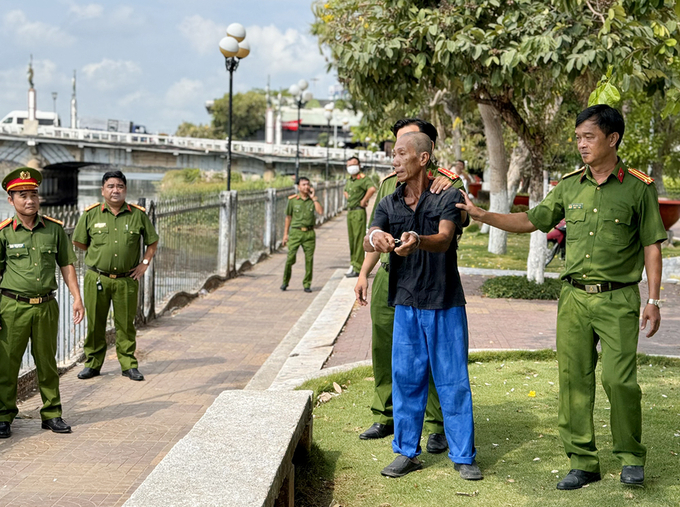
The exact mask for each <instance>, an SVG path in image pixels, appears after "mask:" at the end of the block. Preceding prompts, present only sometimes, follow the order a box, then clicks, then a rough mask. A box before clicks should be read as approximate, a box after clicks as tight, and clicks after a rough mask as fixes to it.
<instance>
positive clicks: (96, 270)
mask: <svg viewBox="0 0 680 507" xmlns="http://www.w3.org/2000/svg"><path fill="white" fill-rule="evenodd" d="M87 269H89V270H90V271H94V272H95V273H97V274H99V275H104V276H108V277H109V278H125V277H126V276H130V274H131V273H132V271H128V272H127V273H107V272H106V271H102V270H101V269H97V268H95V267H94V266H88V267H87Z"/></svg>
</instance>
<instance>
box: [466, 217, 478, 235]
mask: <svg viewBox="0 0 680 507" xmlns="http://www.w3.org/2000/svg"><path fill="white" fill-rule="evenodd" d="M480 223H481V222H475V221H474V220H473V221H472V223H471V224H470V225H468V226H467V227H466V228H465V229H463V230H464V232H466V233H468V234H472V233H473V232H479V228H480V227H479V224H480Z"/></svg>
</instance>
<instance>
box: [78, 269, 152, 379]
mask: <svg viewBox="0 0 680 507" xmlns="http://www.w3.org/2000/svg"><path fill="white" fill-rule="evenodd" d="M97 280H99V281H100V283H101V288H102V290H98V288H97ZM138 290H139V283H138V282H137V280H133V279H132V278H130V277H129V276H126V277H124V278H109V277H108V276H103V275H98V274H97V273H95V272H94V271H91V270H89V269H88V270H87V271H86V272H85V281H84V283H83V293H84V299H85V311H86V313H87V335H85V345H84V346H83V348H84V351H85V366H87V367H88V368H92V369H95V370H99V369H101V367H102V365H103V364H104V358H105V357H106V321H107V318H108V316H109V310H110V308H111V303H113V322H114V325H115V327H116V353H117V354H118V361H119V362H120V367H121V369H122V370H123V371H125V370H129V369H130V368H137V366H138V364H137V359H136V358H135V349H136V348H137V341H136V339H137V330H136V329H135V316H136V314H137V293H138Z"/></svg>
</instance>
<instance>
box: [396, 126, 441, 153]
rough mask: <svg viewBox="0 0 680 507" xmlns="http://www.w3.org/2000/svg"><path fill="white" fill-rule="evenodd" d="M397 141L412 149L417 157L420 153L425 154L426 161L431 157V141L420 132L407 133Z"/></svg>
mask: <svg viewBox="0 0 680 507" xmlns="http://www.w3.org/2000/svg"><path fill="white" fill-rule="evenodd" d="M399 140H401V141H402V142H403V143H405V144H404V145H405V146H409V147H413V149H414V150H415V151H416V155H417V156H418V157H420V155H421V154H422V153H427V156H428V159H429V158H431V157H432V140H431V139H430V138H429V137H428V135H427V134H423V133H422V132H407V133H405V134H403V135H402V136H400V137H399ZM397 142H399V141H397Z"/></svg>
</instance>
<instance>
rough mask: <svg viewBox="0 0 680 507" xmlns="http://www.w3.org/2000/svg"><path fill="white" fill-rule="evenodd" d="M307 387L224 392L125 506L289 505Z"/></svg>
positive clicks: (304, 447)
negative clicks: (297, 389)
mask: <svg viewBox="0 0 680 507" xmlns="http://www.w3.org/2000/svg"><path fill="white" fill-rule="evenodd" d="M311 443H312V391H290V392H280V391H279V392H273V391H225V392H223V393H222V394H220V395H219V396H218V397H217V399H216V400H215V401H214V403H213V404H212V405H211V406H210V408H209V409H208V410H207V411H206V412H205V414H204V415H203V417H201V419H200V420H199V421H198V422H197V423H196V425H195V426H194V427H193V428H192V429H191V431H190V432H189V433H188V434H187V435H186V436H185V437H184V438H183V439H182V440H180V441H179V442H177V444H175V446H174V447H173V448H172V449H171V450H170V452H169V453H168V454H167V456H165V458H163V460H162V461H161V462H160V463H159V464H158V466H157V467H156V468H155V469H154V470H153V471H152V472H151V474H149V476H148V477H147V478H146V480H145V481H144V482H143V483H142V484H141V485H140V486H139V488H138V489H137V491H135V492H134V493H133V494H132V496H131V497H130V499H129V500H128V501H127V502H125V504H124V507H190V506H191V507H210V506H223V507H232V506H233V507H251V506H252V507H270V506H271V507H273V506H277V507H279V506H281V507H292V506H293V499H294V487H293V483H294V476H295V467H294V465H293V456H294V455H295V453H296V449H298V448H300V450H301V451H305V452H309V449H310V447H311Z"/></svg>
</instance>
